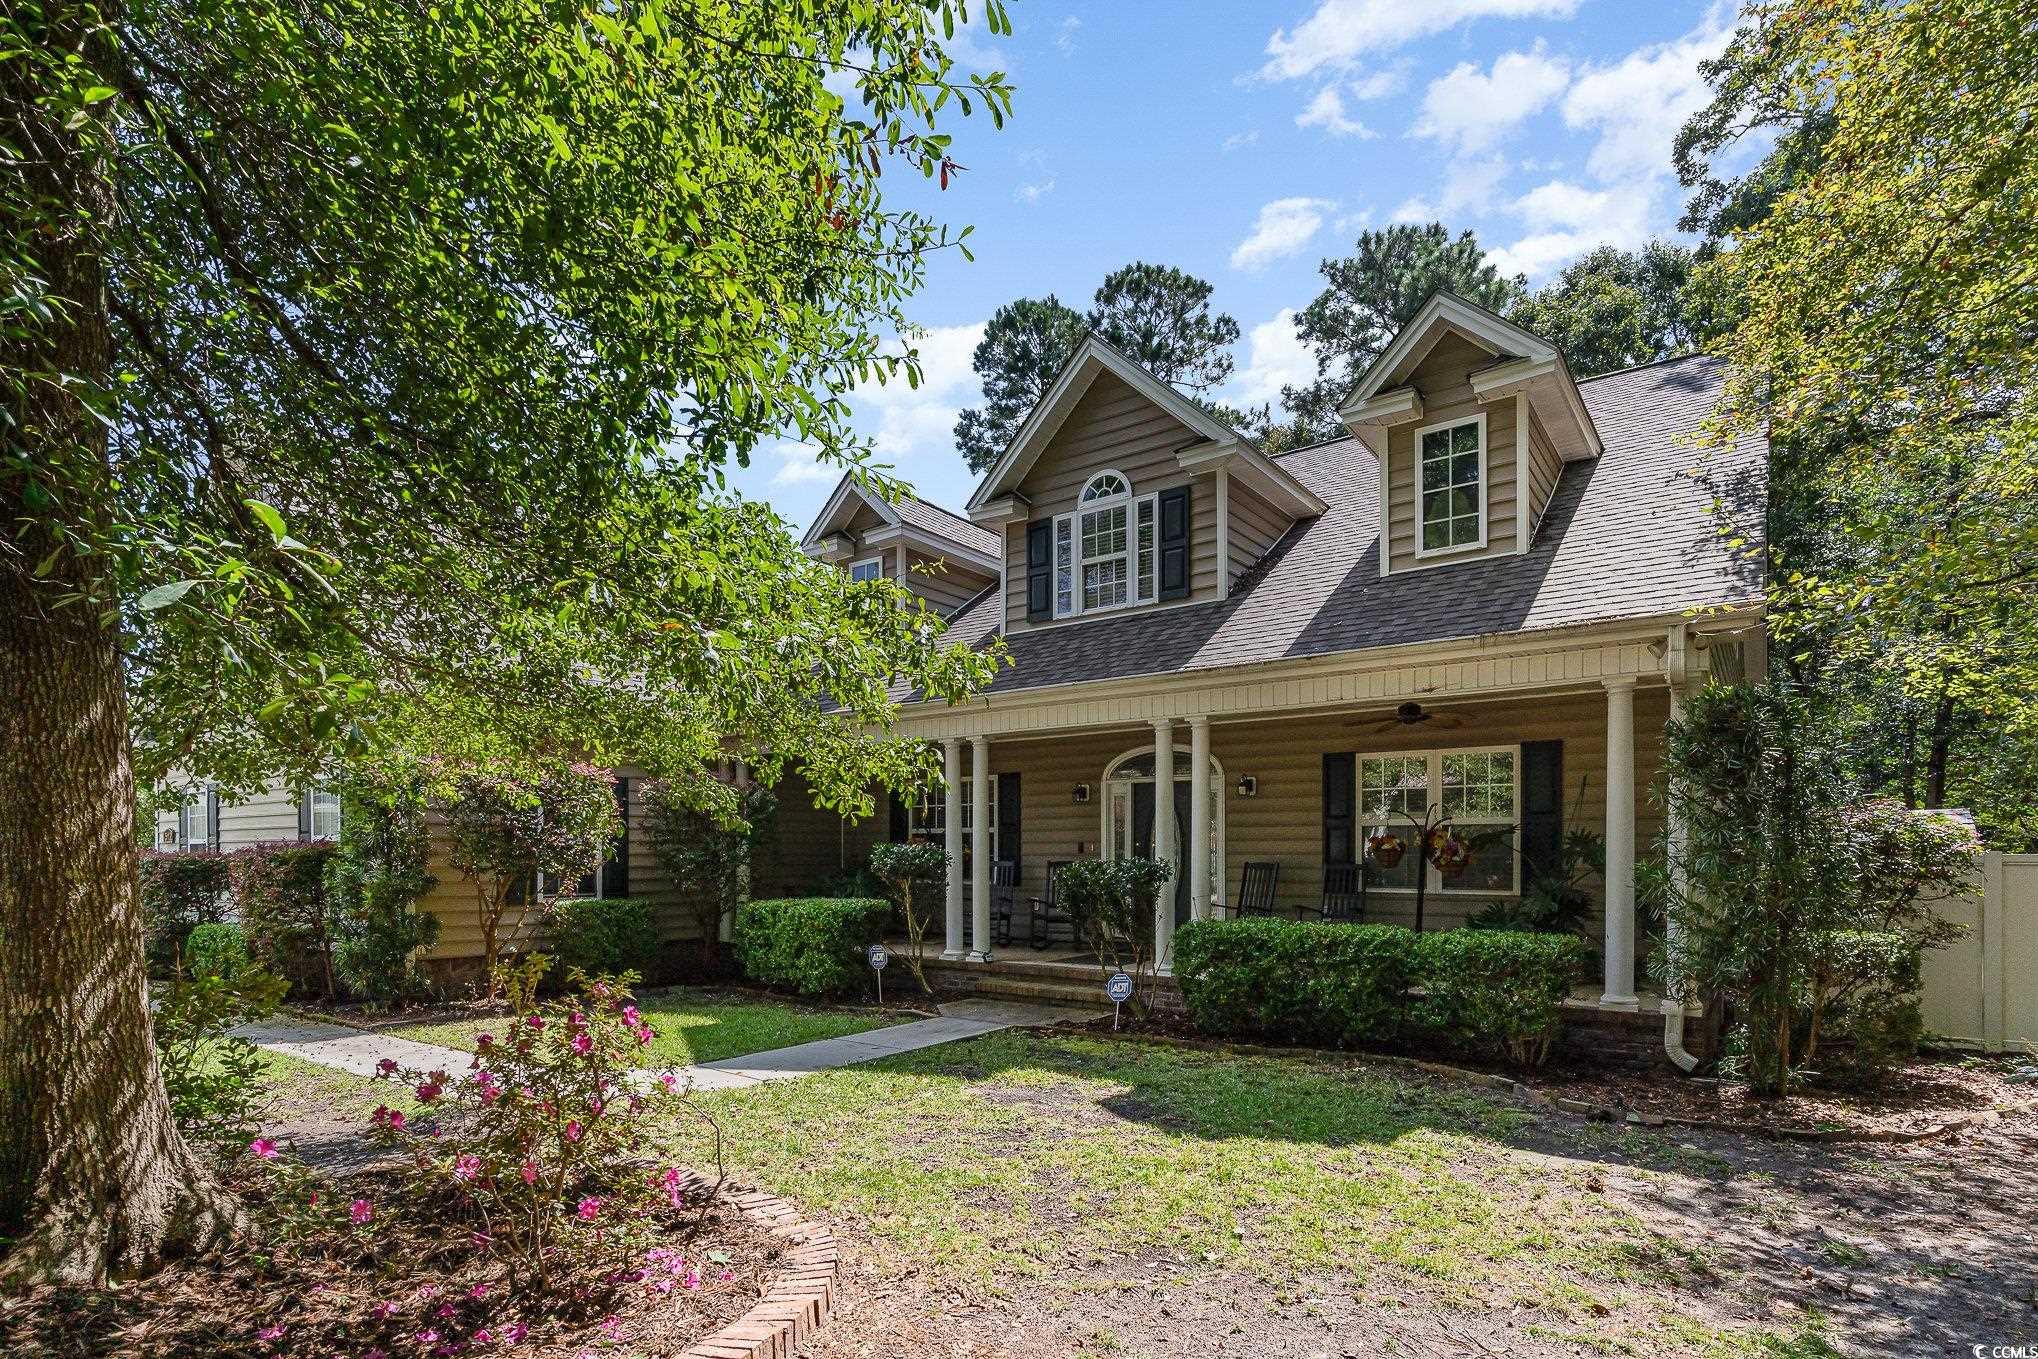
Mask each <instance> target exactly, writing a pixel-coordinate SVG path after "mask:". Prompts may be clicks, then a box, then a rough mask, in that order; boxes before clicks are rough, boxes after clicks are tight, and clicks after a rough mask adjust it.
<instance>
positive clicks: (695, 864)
mask: <svg viewBox="0 0 2038 1359" xmlns="http://www.w3.org/2000/svg"><path fill="white" fill-rule="evenodd" d="M644 807H645V821H646V829H647V830H648V831H649V832H650V836H651V848H652V849H653V851H655V852H656V853H657V855H658V863H659V866H660V867H662V868H663V869H664V870H665V871H666V873H667V874H668V875H669V876H670V877H671V878H672V885H673V886H674V887H676V888H678V889H679V891H680V892H681V894H682V895H683V897H684V899H685V901H686V903H687V905H688V907H689V908H690V910H691V912H692V914H693V926H694V938H695V942H696V943H697V944H698V946H699V948H700V963H701V971H702V973H703V974H704V975H706V974H710V973H712V972H713V970H714V968H715V967H716V965H717V964H718V963H719V961H720V959H721V951H722V923H723V922H724V921H726V920H733V919H734V918H735V914H736V904H737V900H738V898H739V897H740V896H741V894H742V892H743V887H744V882H745V878H744V870H745V869H746V868H748V867H749V865H750V861H751V858H752V856H753V855H755V854H756V853H757V851H758V849H759V848H760V847H761V846H762V845H764V844H765V843H766V842H767V841H768V840H769V839H770V838H771V835H772V831H773V827H774V825H775V824H776V822H777V819H778V796H777V794H775V793H773V792H772V791H771V789H769V788H766V787H763V786H762V785H759V784H754V783H753V784H750V785H749V786H747V787H743V788H739V789H738V790H737V793H736V806H735V808H734V815H733V817H732V816H730V815H729V814H728V813H727V812H724V813H722V814H719V815H718V814H713V813H710V812H707V811H703V810H702V809H701V808H699V807H698V806H696V805H695V803H694V800H693V798H692V795H691V794H690V792H689V790H688V788H687V786H686V785H682V784H677V783H668V782H666V781H665V780H662V779H661V780H658V781H655V782H652V783H648V784H646V785H645V786H644Z"/></svg>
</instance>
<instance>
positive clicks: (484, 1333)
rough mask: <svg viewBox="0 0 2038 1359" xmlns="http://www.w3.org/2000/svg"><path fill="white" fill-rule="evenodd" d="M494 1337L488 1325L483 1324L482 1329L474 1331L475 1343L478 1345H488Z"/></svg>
mask: <svg viewBox="0 0 2038 1359" xmlns="http://www.w3.org/2000/svg"><path fill="white" fill-rule="evenodd" d="M494 1339H495V1337H494V1336H493V1335H491V1334H490V1333H489V1330H488V1327H486V1326H483V1327H482V1328H481V1329H480V1330H478V1331H476V1332H475V1333H474V1343H475V1344H477V1345H486V1344H488V1343H489V1342H490V1341H492V1340H494Z"/></svg>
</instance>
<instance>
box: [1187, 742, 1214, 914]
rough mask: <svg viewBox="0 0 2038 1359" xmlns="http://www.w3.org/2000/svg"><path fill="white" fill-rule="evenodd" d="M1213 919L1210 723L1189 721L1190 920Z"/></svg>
mask: <svg viewBox="0 0 2038 1359" xmlns="http://www.w3.org/2000/svg"><path fill="white" fill-rule="evenodd" d="M1209 918H1210V719H1209V718H1207V717H1192V718H1190V719H1189V919H1191V920H1208V919H1209Z"/></svg>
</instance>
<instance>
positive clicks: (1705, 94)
mask: <svg viewBox="0 0 2038 1359" xmlns="http://www.w3.org/2000/svg"><path fill="white" fill-rule="evenodd" d="M1731 32H1732V16H1731V14H1727V13H1723V12H1721V11H1719V10H1717V9H1716V10H1714V11H1713V12H1712V13H1710V14H1708V15H1707V16H1706V18H1705V20H1704V22H1702V23H1700V24H1699V26H1698V27H1697V28H1695V29H1693V30H1692V31H1691V32H1690V33H1687V34H1685V35H1684V36H1683V37H1682V38H1678V39H1676V40H1675V41H1672V42H1666V43H1657V44H1655V45H1653V46H1649V47H1643V48H1638V49H1637V50H1635V51H1633V52H1630V53H1629V54H1628V55H1627V56H1626V57H1624V58H1622V59H1621V60H1620V61H1618V62H1616V63H1614V64H1613V65H1611V66H1604V67H1595V68H1589V69H1587V70H1585V71H1582V72H1581V73H1580V74H1579V76H1578V81H1577V83H1576V84H1575V85H1573V86H1572V87H1571V92H1570V93H1569V94H1567V95H1566V96H1564V122H1565V123H1566V124H1567V125H1568V126H1570V127H1574V128H1589V129H1591V130H1593V131H1595V132H1597V133H1598V134H1599V141H1598V143H1597V144H1596V145H1594V147H1593V148H1592V154H1591V156H1590V158H1589V159H1588V160H1587V162H1586V165H1587V168H1589V169H1590V170H1591V171H1592V173H1593V174H1595V175H1597V176H1599V178H1601V179H1603V180H1609V181H1612V180H1650V179H1660V178H1663V177H1665V176H1667V175H1668V174H1669V173H1670V169H1671V165H1670V148H1671V145H1672V143H1673V142H1674V141H1675V140H1676V137H1677V129H1678V128H1680V127H1682V126H1683V125H1684V121H1685V119H1687V118H1689V117H1690V116H1691V115H1692V114H1694V113H1696V112H1698V110H1699V109H1701V108H1703V107H1705V104H1706V101H1707V100H1708V99H1710V98H1711V97H1712V96H1711V91H1710V90H1708V89H1707V87H1706V83H1705V80H1704V78H1703V77H1701V76H1700V75H1699V73H1698V64H1699V63H1700V62H1701V61H1704V60H1706V59H1707V58H1709V57H1714V56H1717V55H1719V53H1720V50H1721V49H1722V48H1724V47H1725V46H1726V44H1727V39H1728V38H1729V37H1730V36H1731Z"/></svg>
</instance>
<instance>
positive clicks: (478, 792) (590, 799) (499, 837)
mask: <svg viewBox="0 0 2038 1359" xmlns="http://www.w3.org/2000/svg"><path fill="white" fill-rule="evenodd" d="M452 786H453V799H452V801H451V803H450V804H449V805H448V806H447V808H446V825H447V829H448V831H449V832H450V833H451V838H452V845H451V849H450V852H449V854H448V856H447V857H448V860H449V861H450V862H451V863H452V865H453V867H455V868H456V869H458V870H459V871H460V874H461V876H462V877H464V878H465V879H466V880H467V883H468V886H469V887H470V888H471V889H472V891H473V894H474V911H475V921H476V924H477V925H478V926H479V927H480V931H481V962H482V966H483V967H484V968H485V969H486V972H487V977H488V981H487V986H488V988H489V998H490V999H491V1000H492V999H494V998H495V995H496V990H495V987H496V980H495V978H496V963H497V961H498V960H499V956H500V950H501V945H502V942H503V939H502V929H503V925H504V923H505V921H508V923H509V927H510V940H509V942H510V943H511V944H512V945H515V944H518V943H520V942H521V941H522V936H523V934H524V931H525V929H526V928H527V927H529V926H530V925H532V924H534V923H537V922H542V921H545V920H547V919H549V918H550V916H551V913H552V907H553V905H554V904H555V903H556V902H557V901H558V900H559V896H560V894H561V893H562V892H563V891H565V890H566V889H567V888H568V887H570V886H572V885H574V884H577V883H578V882H579V881H580V880H581V879H582V878H584V877H586V876H587V875H588V874H590V873H592V872H594V870H595V869H596V868H598V867H600V865H601V861H602V858H603V856H604V855H605V854H607V852H608V846H609V844H610V842H611V841H613V840H614V839H615V838H616V836H617V834H618V833H619V832H620V831H621V829H622V823H621V818H620V816H619V814H618V812H617V810H616V795H615V782H614V779H613V778H612V777H611V776H610V774H609V773H608V771H607V770H603V769H596V768H594V767H593V766H591V765H586V764H577V763H576V764H555V765H552V766H550V767H549V768H547V769H545V770H544V771H543V772H541V773H539V774H538V775H535V776H532V777H524V776H520V775H517V774H512V773H507V772H502V771H498V770H493V769H487V768H480V767H469V768H465V769H461V770H459V771H456V772H455V773H454V774H453V776H452ZM513 908H514V914H512V909H513Z"/></svg>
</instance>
